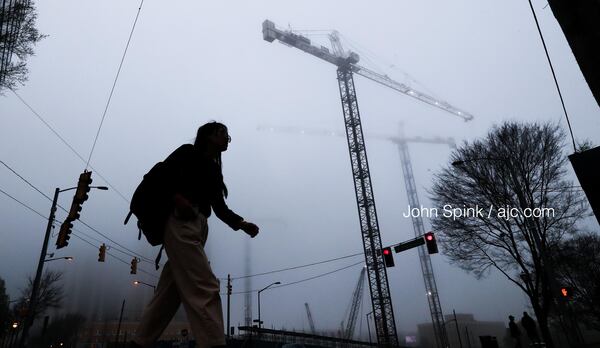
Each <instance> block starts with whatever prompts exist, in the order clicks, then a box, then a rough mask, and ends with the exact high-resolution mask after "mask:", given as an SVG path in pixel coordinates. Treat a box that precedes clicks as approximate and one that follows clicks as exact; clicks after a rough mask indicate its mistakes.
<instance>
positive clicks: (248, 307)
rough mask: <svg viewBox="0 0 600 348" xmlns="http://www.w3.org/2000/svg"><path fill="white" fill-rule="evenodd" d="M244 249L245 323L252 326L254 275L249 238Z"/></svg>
mask: <svg viewBox="0 0 600 348" xmlns="http://www.w3.org/2000/svg"><path fill="white" fill-rule="evenodd" d="M244 251H245V253H244V272H245V274H246V278H245V279H244V291H245V294H244V325H246V326H248V327H250V326H252V297H251V295H252V277H250V271H251V269H250V264H251V261H252V258H251V254H250V252H251V249H250V242H249V241H248V240H246V244H245V245H244Z"/></svg>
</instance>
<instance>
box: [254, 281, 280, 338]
mask: <svg viewBox="0 0 600 348" xmlns="http://www.w3.org/2000/svg"><path fill="white" fill-rule="evenodd" d="M278 284H281V282H275V283H271V284H269V285H267V286H265V287H264V288H262V289H261V290H258V328H259V329H260V328H261V327H262V321H261V320H260V293H261V292H263V291H265V290H267V289H268V288H270V287H271V286H273V285H278Z"/></svg>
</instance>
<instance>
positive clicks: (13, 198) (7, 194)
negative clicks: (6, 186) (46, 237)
mask: <svg viewBox="0 0 600 348" xmlns="http://www.w3.org/2000/svg"><path fill="white" fill-rule="evenodd" d="M0 192H2V193H3V194H5V195H6V196H8V197H9V198H10V199H12V200H13V201H15V202H17V203H19V204H20V205H22V206H23V207H25V208H27V209H29V210H31V211H32V212H34V213H35V214H37V215H39V216H40V217H42V219H44V220H48V218H47V217H45V216H44V215H43V214H42V213H40V212H39V211H37V210H35V209H33V208H32V207H30V206H28V205H27V204H25V203H23V202H21V201H20V200H18V199H16V198H15V197H13V196H11V195H10V194H9V193H7V192H6V191H4V190H3V189H0Z"/></svg>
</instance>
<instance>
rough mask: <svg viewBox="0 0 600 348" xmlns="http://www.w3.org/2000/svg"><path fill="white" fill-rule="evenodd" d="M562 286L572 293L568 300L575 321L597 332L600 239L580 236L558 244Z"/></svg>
mask: <svg viewBox="0 0 600 348" xmlns="http://www.w3.org/2000/svg"><path fill="white" fill-rule="evenodd" d="M556 253H557V256H556V261H557V262H556V268H557V273H558V275H559V279H560V280H561V285H563V286H570V287H571V288H572V290H573V294H572V297H571V298H569V299H567V301H570V303H571V307H572V308H573V310H574V312H575V315H576V317H577V319H579V320H580V321H581V320H583V319H585V323H586V324H587V325H588V326H589V327H592V328H594V329H596V330H600V236H598V235H597V234H595V233H583V234H581V235H578V236H575V237H574V238H572V239H569V240H567V241H565V242H563V243H562V244H561V247H560V248H559V250H557V251H556Z"/></svg>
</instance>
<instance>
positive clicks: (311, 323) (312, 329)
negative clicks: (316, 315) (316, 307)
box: [304, 302, 317, 335]
mask: <svg viewBox="0 0 600 348" xmlns="http://www.w3.org/2000/svg"><path fill="white" fill-rule="evenodd" d="M304 307H306V316H307V317H308V325H310V332H311V333H312V334H313V335H316V334H317V331H316V330H315V323H314V321H313V318H312V314H310V308H309V307H308V303H306V302H304Z"/></svg>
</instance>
